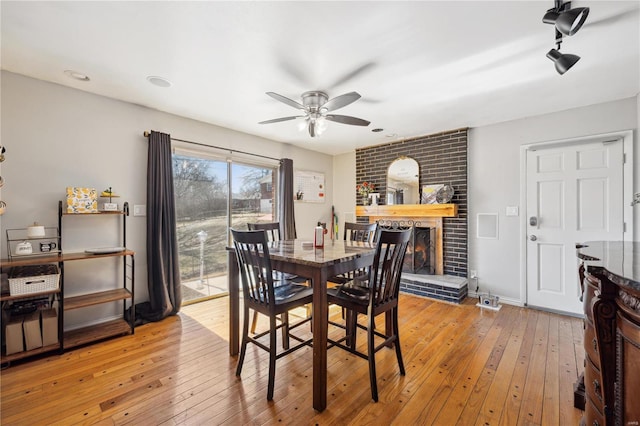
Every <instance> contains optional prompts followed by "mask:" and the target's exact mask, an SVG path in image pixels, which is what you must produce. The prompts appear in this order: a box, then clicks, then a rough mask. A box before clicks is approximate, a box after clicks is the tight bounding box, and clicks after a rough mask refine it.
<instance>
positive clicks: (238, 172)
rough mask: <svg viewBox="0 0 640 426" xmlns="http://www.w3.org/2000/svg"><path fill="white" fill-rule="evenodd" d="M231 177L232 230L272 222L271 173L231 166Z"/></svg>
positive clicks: (251, 167)
mask: <svg viewBox="0 0 640 426" xmlns="http://www.w3.org/2000/svg"><path fill="white" fill-rule="evenodd" d="M231 176H232V188H231V189H232V194H233V196H232V203H231V212H232V213H231V226H232V227H233V228H235V229H247V223H255V222H274V221H275V211H276V210H275V198H274V197H275V194H274V191H273V188H275V182H274V179H275V176H276V173H274V169H272V168H268V167H260V166H251V165H246V164H238V163H233V165H232V167H231Z"/></svg>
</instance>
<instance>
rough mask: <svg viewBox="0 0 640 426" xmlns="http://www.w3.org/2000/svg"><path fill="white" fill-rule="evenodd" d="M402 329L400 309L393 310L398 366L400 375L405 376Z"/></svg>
mask: <svg viewBox="0 0 640 426" xmlns="http://www.w3.org/2000/svg"><path fill="white" fill-rule="evenodd" d="M399 330H400V327H399V326H398V308H395V309H394V310H393V335H394V336H396V342H395V345H394V346H395V347H396V358H398V366H399V367H400V375H401V376H404V362H403V361H402V352H401V351H400V334H399Z"/></svg>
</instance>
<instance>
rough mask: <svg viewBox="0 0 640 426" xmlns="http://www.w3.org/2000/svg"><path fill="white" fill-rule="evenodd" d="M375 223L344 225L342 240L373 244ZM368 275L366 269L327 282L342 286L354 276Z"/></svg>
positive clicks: (336, 276)
mask: <svg viewBox="0 0 640 426" xmlns="http://www.w3.org/2000/svg"><path fill="white" fill-rule="evenodd" d="M377 227H378V224H377V223H353V222H345V223H344V240H345V241H357V242H369V243H373V242H374V240H375V236H376V231H377ZM367 273H368V268H364V269H358V270H356V271H349V272H345V273H344V274H340V275H335V276H333V277H329V278H328V279H327V282H329V283H333V284H344V283H346V282H348V281H351V280H353V279H354V278H355V277H356V276H364V275H366V274H367Z"/></svg>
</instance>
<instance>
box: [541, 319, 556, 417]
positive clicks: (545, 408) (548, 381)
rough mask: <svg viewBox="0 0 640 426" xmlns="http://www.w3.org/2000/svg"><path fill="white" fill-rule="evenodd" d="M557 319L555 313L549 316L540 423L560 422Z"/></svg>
mask: <svg viewBox="0 0 640 426" xmlns="http://www.w3.org/2000/svg"><path fill="white" fill-rule="evenodd" d="M558 327H559V320H558V316H557V315H550V316H549V333H548V337H547V339H548V342H547V362H546V365H545V375H544V395H543V397H542V424H545V425H555V424H560V380H559V376H558V375H559V364H560V355H559V353H558V344H559V341H558V339H559V333H560V332H559V330H558Z"/></svg>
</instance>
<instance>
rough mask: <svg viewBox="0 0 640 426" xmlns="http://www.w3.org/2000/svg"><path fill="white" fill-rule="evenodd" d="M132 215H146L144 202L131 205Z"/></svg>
mask: <svg viewBox="0 0 640 426" xmlns="http://www.w3.org/2000/svg"><path fill="white" fill-rule="evenodd" d="M133 215H134V216H146V215H147V206H146V205H145V204H135V205H134V206H133Z"/></svg>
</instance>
